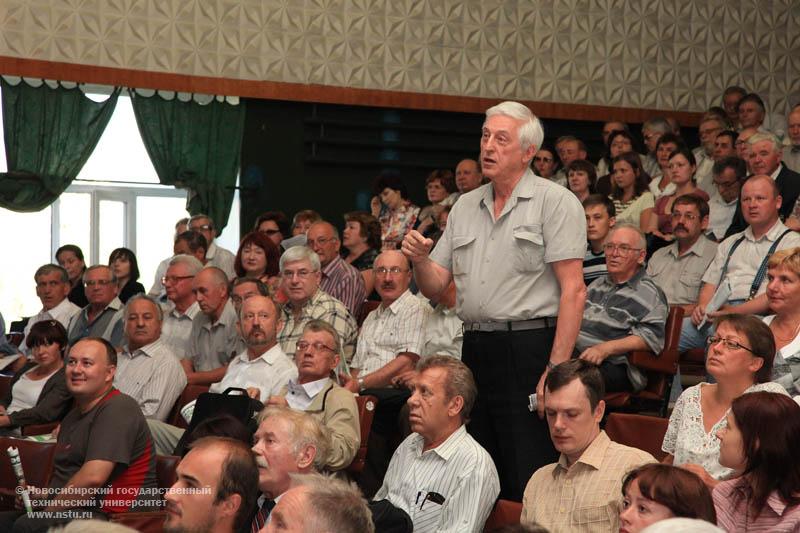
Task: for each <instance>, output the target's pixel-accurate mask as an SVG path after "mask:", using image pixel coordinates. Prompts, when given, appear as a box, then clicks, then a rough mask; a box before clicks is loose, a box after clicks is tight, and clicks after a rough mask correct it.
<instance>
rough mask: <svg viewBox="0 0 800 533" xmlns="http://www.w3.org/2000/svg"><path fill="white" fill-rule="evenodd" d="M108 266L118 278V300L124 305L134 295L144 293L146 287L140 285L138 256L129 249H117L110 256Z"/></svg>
mask: <svg viewBox="0 0 800 533" xmlns="http://www.w3.org/2000/svg"><path fill="white" fill-rule="evenodd" d="M108 266H109V267H110V268H111V270H112V271H113V272H114V277H115V278H117V298H119V301H120V302H122V303H123V304H124V303H127V302H128V299H130V297H131V296H133V295H134V294H141V293H143V292H144V285H142V284H141V283H139V262H138V261H137V260H136V254H134V253H133V251H132V250H129V249H128V248H117V249H115V250H114V251H112V252H111V255H109V256H108Z"/></svg>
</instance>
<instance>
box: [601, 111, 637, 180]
mask: <svg viewBox="0 0 800 533" xmlns="http://www.w3.org/2000/svg"><path fill="white" fill-rule="evenodd" d="M615 131H624V132H625V133H627V134H629V135H630V133H631V130H630V128H628V125H627V124H626V123H624V122H620V121H617V120H611V121H609V122H605V123H604V124H603V130H602V133H601V136H602V138H603V147H604V148H605V150H604V152H603V156H602V157H601V158H600V159H599V160H598V161H597V167H596V168H597V175H598V176H605V175H606V174H608V172H609V169H610V166H609V164H610V163H611V157H610V154H609V146H608V139H609V137H610V136H611V134H612V133H614V132H615ZM631 139H632V137H631ZM631 150H633V141H631Z"/></svg>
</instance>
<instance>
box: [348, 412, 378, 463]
mask: <svg viewBox="0 0 800 533" xmlns="http://www.w3.org/2000/svg"><path fill="white" fill-rule="evenodd" d="M356 403H357V404H358V423H359V426H360V427H361V446H359V448H358V451H357V452H356V456H355V457H354V458H353V462H352V463H350V466H348V467H347V472H348V473H350V474H352V475H358V474H360V473H361V471H362V470H364V465H365V463H366V459H367V443H368V442H369V433H370V431H371V430H372V418H373V417H374V416H375V407H377V405H378V399H377V398H376V397H375V396H356Z"/></svg>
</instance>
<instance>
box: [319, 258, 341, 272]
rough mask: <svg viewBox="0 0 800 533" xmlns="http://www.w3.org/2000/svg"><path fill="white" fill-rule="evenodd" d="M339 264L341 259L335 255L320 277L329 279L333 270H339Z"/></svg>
mask: <svg viewBox="0 0 800 533" xmlns="http://www.w3.org/2000/svg"><path fill="white" fill-rule="evenodd" d="M341 262H342V258H341V257H339V255H338V254H337V255H335V256H334V257H333V259H331V262H330V263H328V265H327V266H326V267H324V268H323V269H322V275H323V276H328V277H330V275H331V272H333V271H334V270H336V269H337V268H339V263H341Z"/></svg>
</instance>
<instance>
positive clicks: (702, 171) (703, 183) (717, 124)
mask: <svg viewBox="0 0 800 533" xmlns="http://www.w3.org/2000/svg"><path fill="white" fill-rule="evenodd" d="M724 130H725V123H724V122H723V121H722V120H721V119H719V118H716V117H707V118H704V119H703V120H702V121H701V122H700V127H699V128H698V133H699V134H700V146H698V147H697V148H695V149H694V152H693V153H694V157H695V160H696V161H697V168H696V170H695V182H696V183H697V186H698V187H699V188H700V189H702V190H703V191H705V192H706V194H709V195H711V194H713V193H714V185H713V183H712V180H711V178H712V168H713V167H714V149H715V146H716V141H717V135H719V134H720V133H721V132H723V131H724ZM731 148H733V146H731Z"/></svg>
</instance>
